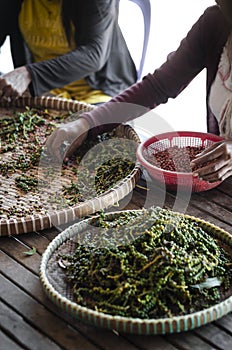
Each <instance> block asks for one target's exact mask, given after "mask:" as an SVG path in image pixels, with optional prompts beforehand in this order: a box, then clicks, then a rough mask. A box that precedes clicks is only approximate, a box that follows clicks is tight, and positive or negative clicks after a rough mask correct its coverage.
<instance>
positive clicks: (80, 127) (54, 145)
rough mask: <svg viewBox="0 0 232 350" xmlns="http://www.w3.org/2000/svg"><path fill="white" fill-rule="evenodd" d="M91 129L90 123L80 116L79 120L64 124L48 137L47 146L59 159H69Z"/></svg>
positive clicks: (48, 150)
mask: <svg viewBox="0 0 232 350" xmlns="http://www.w3.org/2000/svg"><path fill="white" fill-rule="evenodd" d="M88 131H89V123H88V122H87V121H86V120H85V119H84V118H81V117H79V118H78V119H77V120H75V121H72V122H69V123H67V124H62V125H61V126H59V127H58V128H57V129H56V130H55V131H54V132H53V133H52V134H51V135H50V136H49V137H48V139H47V141H46V148H47V152H48V153H49V154H50V155H53V156H55V158H56V160H58V161H63V160H65V161H67V160H68V157H69V156H70V155H71V154H72V153H73V152H74V151H75V150H76V149H77V148H78V147H79V146H80V145H81V144H82V142H83V141H84V140H85V139H86V137H87V134H88Z"/></svg>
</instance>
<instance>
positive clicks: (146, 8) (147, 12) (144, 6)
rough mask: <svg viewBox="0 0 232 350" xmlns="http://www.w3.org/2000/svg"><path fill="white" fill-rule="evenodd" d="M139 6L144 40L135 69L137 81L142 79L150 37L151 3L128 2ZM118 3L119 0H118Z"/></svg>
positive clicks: (142, 0)
mask: <svg viewBox="0 0 232 350" xmlns="http://www.w3.org/2000/svg"><path fill="white" fill-rule="evenodd" d="M129 1H131V2H133V3H135V4H136V5H137V6H139V8H140V10H141V11H142V14H143V23H144V38H143V47H142V53H141V58H140V63H139V66H138V67H137V75H138V80H140V79H141V78H142V73H143V67H144V62H145V57H146V53H147V45H148V40H149V35H150V26H151V2H150V0H129ZM118 2H119V3H120V0H118Z"/></svg>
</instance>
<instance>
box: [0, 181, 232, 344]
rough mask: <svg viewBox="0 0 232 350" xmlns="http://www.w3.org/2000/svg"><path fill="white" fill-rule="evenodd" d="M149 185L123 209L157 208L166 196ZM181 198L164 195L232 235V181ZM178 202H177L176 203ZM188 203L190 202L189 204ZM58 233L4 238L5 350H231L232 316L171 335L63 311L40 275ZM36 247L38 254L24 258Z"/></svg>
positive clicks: (0, 263)
mask: <svg viewBox="0 0 232 350" xmlns="http://www.w3.org/2000/svg"><path fill="white" fill-rule="evenodd" d="M145 186H146V183H145V182H144V181H141V182H140V183H139V187H136V189H135V190H134V192H133V195H132V196H131V195H129V196H128V197H127V198H126V199H125V200H124V201H123V203H124V204H123V203H122V204H121V205H125V206H126V208H127V209H128V208H139V207H142V206H144V205H145V206H149V205H151V204H155V205H158V204H159V203H160V200H161V198H162V196H163V194H162V193H161V192H159V191H157V190H156V189H155V188H154V186H153V185H151V184H148V189H143V188H142V187H145ZM187 197H188V196H185V197H181V198H179V199H177V198H176V197H175V196H174V195H173V194H167V195H166V196H165V206H166V207H168V208H173V207H177V208H178V207H180V208H181V206H182V207H184V206H186V213H188V214H190V215H193V216H197V217H200V218H202V219H204V220H207V221H209V222H212V223H214V224H216V225H218V226H220V227H221V228H223V229H225V230H227V231H228V232H230V233H231V234H232V179H231V178H230V179H229V180H227V181H225V182H224V183H223V184H221V185H220V186H219V187H218V188H217V189H214V190H211V191H208V192H203V193H200V194H194V195H192V197H191V200H190V202H189V200H188V198H187ZM175 202H177V204H175ZM188 202H189V203H188ZM58 233H59V232H58V231H57V230H56V229H50V230H45V231H42V232H32V233H28V234H22V235H19V236H17V237H1V238H0V271H1V275H0V350H18V349H28V350H29V349H30V350H34V349H38V350H53V349H54V350H56V349H67V350H71V349H75V350H76V349H78V350H79V349H80V350H103V349H104V350H118V349H120V350H155V349H159V350H174V349H181V350H184V349H186V350H187V349H191V350H194V349H196V350H208V349H211V350H212V349H221V350H231V349H232V314H231V313H230V314H228V315H227V316H225V317H223V318H221V319H220V320H217V321H215V322H213V323H211V324H208V325H206V326H203V327H200V328H197V329H195V330H193V331H188V332H183V333H179V334H171V335H164V336H162V335H151V336H140V335H128V334H118V333H117V332H115V331H111V330H104V329H98V328H95V327H93V326H89V325H86V324H84V323H82V322H80V321H79V320H77V319H74V318H72V317H70V316H68V315H66V314H65V313H64V312H62V311H60V309H58V308H57V307H56V306H55V305H53V304H52V302H51V301H50V300H49V299H48V298H47V297H46V296H45V294H44V292H43V290H42V286H41V283H40V279H39V276H38V271H39V265H40V261H41V255H42V253H43V252H44V250H45V249H46V247H47V245H48V244H49V242H50V241H51V240H52V239H53V238H54V237H55V236H56V235H57V234H58ZM32 247H35V248H36V253H35V254H33V255H32V256H27V255H25V251H28V250H29V249H30V248H32Z"/></svg>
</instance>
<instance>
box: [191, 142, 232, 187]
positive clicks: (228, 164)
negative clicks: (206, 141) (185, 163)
mask: <svg viewBox="0 0 232 350" xmlns="http://www.w3.org/2000/svg"><path fill="white" fill-rule="evenodd" d="M191 166H192V167H196V166H197V168H199V167H201V166H202V168H199V169H197V170H194V171H193V176H198V177H199V178H201V179H203V180H205V181H208V182H215V181H223V180H225V179H226V178H228V177H229V176H231V175H232V140H223V141H219V142H216V143H215V144H213V145H212V146H210V147H209V148H207V149H205V150H204V151H203V152H201V153H200V154H199V155H197V157H196V158H195V159H194V160H192V162H191Z"/></svg>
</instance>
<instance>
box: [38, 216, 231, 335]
mask: <svg viewBox="0 0 232 350" xmlns="http://www.w3.org/2000/svg"><path fill="white" fill-rule="evenodd" d="M143 210H144V209H135V210H121V211H117V212H110V213H107V214H105V215H106V217H111V218H113V217H117V216H118V215H120V213H125V212H142V211H143ZM145 210H146V209H145ZM173 213H175V214H177V215H184V216H185V217H186V218H188V219H191V220H193V221H196V222H198V223H200V224H201V225H202V226H203V227H207V228H210V229H212V230H214V234H215V236H216V237H218V238H223V242H225V243H226V244H229V245H231V247H232V235H231V234H230V233H229V232H227V231H225V230H224V229H222V228H220V227H218V226H216V225H214V224H212V223H210V222H208V221H205V220H203V219H200V218H197V217H195V216H191V215H188V214H181V213H178V212H173ZM98 217H99V215H95V216H93V217H91V218H88V219H84V220H82V221H80V222H79V223H75V224H74V225H71V226H69V227H68V228H66V229H65V230H64V231H63V232H61V233H60V234H59V235H58V236H57V237H56V238H55V239H53V240H52V241H51V242H50V244H49V245H48V247H47V249H46V250H45V252H44V253H43V255H42V258H41V263H40V268H39V277H40V281H41V284H42V287H43V290H44V292H45V294H46V295H47V296H48V298H49V299H50V300H51V301H52V302H53V303H54V304H56V305H57V306H58V307H59V308H60V309H62V310H63V311H65V312H66V313H67V314H69V315H71V316H73V317H74V318H77V319H79V320H81V321H83V322H85V323H88V324H91V325H94V326H96V327H100V328H105V329H114V330H116V331H119V332H123V333H130V334H139V335H157V334H172V333H179V332H183V331H189V330H193V329H195V328H198V327H200V326H203V325H206V324H208V323H210V322H213V321H215V320H217V319H219V318H221V317H223V316H225V315H227V314H228V313H230V312H231V311H232V295H231V296H230V297H228V298H226V299H225V300H223V301H222V302H220V303H218V304H215V305H213V306H211V307H209V308H206V309H203V310H200V311H197V312H194V313H191V314H187V315H182V316H174V317H172V318H160V319H140V318H132V317H122V316H114V315H110V314H106V313H103V312H98V311H95V310H92V309H89V308H87V307H84V306H81V305H79V304H77V303H75V302H73V301H71V300H70V299H68V298H66V297H65V296H63V295H61V294H60V293H59V292H57V290H56V289H55V288H54V287H53V285H52V284H51V283H50V282H49V280H48V277H47V274H46V266H47V263H48V261H49V259H50V257H51V255H52V254H53V253H54V251H55V250H56V249H58V248H59V246H60V245H61V244H63V243H65V242H66V241H67V240H69V239H70V238H72V237H73V236H75V235H76V234H78V233H79V232H81V231H82V230H84V229H85V228H86V226H87V225H88V224H89V223H90V222H91V221H94V220H96V219H97V218H98ZM76 227H79V228H80V230H79V231H78V232H76V231H75V229H76Z"/></svg>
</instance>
